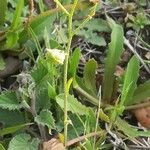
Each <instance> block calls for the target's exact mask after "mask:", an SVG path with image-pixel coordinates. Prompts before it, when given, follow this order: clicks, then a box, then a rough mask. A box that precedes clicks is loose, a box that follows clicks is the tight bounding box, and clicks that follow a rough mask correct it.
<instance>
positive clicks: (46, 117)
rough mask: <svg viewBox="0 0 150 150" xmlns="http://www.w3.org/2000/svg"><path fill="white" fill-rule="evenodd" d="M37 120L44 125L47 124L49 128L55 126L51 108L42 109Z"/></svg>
mask: <svg viewBox="0 0 150 150" xmlns="http://www.w3.org/2000/svg"><path fill="white" fill-rule="evenodd" d="M34 120H35V122H37V123H38V124H41V125H43V126H47V127H48V128H49V129H54V128H55V123H54V118H53V116H52V113H51V112H50V111H49V110H42V111H41V112H40V114H39V115H37V116H36V117H35V119H34Z"/></svg>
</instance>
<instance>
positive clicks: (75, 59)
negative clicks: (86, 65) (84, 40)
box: [68, 48, 81, 77]
mask: <svg viewBox="0 0 150 150" xmlns="http://www.w3.org/2000/svg"><path fill="white" fill-rule="evenodd" d="M80 56H81V51H80V48H76V49H75V50H74V52H73V54H72V56H71V59H70V66H69V70H68V72H69V73H70V75H71V76H72V77H74V76H75V75H76V70H77V67H78V64H79V60H80Z"/></svg>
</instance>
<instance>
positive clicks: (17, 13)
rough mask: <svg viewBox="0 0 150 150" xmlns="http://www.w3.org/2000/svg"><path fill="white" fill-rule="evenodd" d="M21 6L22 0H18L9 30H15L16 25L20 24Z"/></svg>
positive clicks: (22, 5)
mask: <svg viewBox="0 0 150 150" xmlns="http://www.w3.org/2000/svg"><path fill="white" fill-rule="evenodd" d="M23 7H24V0H19V1H18V3H17V7H16V10H15V15H14V18H13V22H12V25H11V26H10V30H15V29H16V28H17V27H18V25H20V23H21V14H22V10H23Z"/></svg>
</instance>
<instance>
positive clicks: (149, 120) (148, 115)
mask: <svg viewBox="0 0 150 150" xmlns="http://www.w3.org/2000/svg"><path fill="white" fill-rule="evenodd" d="M133 113H134V115H135V117H136V118H137V120H138V122H140V124H141V125H142V126H143V127H145V128H150V106H147V107H142V108H138V109H136V110H134V111H133Z"/></svg>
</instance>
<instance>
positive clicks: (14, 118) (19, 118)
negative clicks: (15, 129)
mask: <svg viewBox="0 0 150 150" xmlns="http://www.w3.org/2000/svg"><path fill="white" fill-rule="evenodd" d="M25 120H26V119H25V117H24V114H23V113H22V112H20V111H17V110H15V111H10V110H7V109H1V108H0V123H1V124H3V125H4V126H3V127H5V128H6V127H10V126H16V125H20V124H25Z"/></svg>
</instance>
